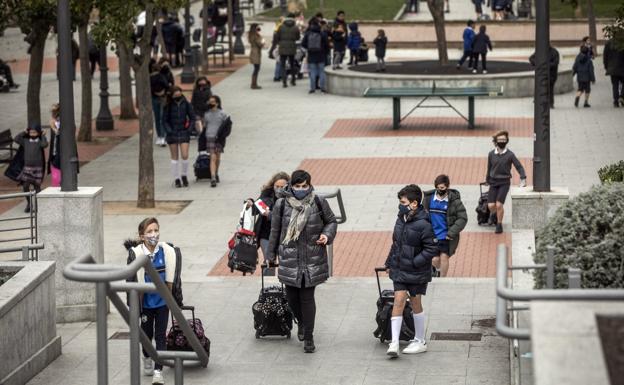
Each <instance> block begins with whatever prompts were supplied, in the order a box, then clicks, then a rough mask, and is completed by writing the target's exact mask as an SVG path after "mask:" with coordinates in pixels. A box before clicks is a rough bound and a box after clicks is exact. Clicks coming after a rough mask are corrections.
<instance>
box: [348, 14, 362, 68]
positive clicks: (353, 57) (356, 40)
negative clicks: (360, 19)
mask: <svg viewBox="0 0 624 385" xmlns="http://www.w3.org/2000/svg"><path fill="white" fill-rule="evenodd" d="M361 46H362V35H361V34H360V31H358V24H357V23H351V24H349V39H348V40H347V47H349V53H350V56H349V65H352V64H353V65H355V66H357V65H358V52H359V50H360V47H361Z"/></svg>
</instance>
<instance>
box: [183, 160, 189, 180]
mask: <svg viewBox="0 0 624 385" xmlns="http://www.w3.org/2000/svg"><path fill="white" fill-rule="evenodd" d="M188 166H189V161H188V159H182V175H183V176H187V175H188Z"/></svg>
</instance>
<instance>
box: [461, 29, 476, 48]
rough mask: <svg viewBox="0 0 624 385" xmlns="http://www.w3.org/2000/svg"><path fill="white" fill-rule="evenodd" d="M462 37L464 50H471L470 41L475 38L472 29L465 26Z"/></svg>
mask: <svg viewBox="0 0 624 385" xmlns="http://www.w3.org/2000/svg"><path fill="white" fill-rule="evenodd" d="M462 38H463V39H464V51H472V42H473V41H474V38H475V31H474V29H472V28H470V27H466V29H464V34H463V36H462Z"/></svg>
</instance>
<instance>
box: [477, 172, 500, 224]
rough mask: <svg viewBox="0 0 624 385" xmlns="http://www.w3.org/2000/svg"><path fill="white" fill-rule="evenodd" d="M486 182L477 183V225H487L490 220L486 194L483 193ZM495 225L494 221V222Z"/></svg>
mask: <svg viewBox="0 0 624 385" xmlns="http://www.w3.org/2000/svg"><path fill="white" fill-rule="evenodd" d="M486 185H487V183H486V182H481V183H479V194H480V195H479V202H478V203H477V208H476V209H475V211H476V212H477V224H479V225H483V224H485V225H487V224H488V220H489V219H490V209H489V207H488V192H487V191H486V192H483V186H486ZM494 223H496V221H494Z"/></svg>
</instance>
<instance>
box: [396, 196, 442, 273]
mask: <svg viewBox="0 0 624 385" xmlns="http://www.w3.org/2000/svg"><path fill="white" fill-rule="evenodd" d="M438 254H439V253H438V246H437V243H436V241H435V237H434V235H433V228H432V227H431V223H430V222H429V215H428V214H427V212H426V211H425V210H424V209H423V208H422V207H419V208H418V209H417V210H416V211H412V212H411V213H410V214H409V215H408V217H407V220H405V218H404V217H403V216H402V215H399V217H398V218H397V221H396V224H395V225H394V233H393V234H392V247H391V248H390V253H389V254H388V258H387V259H386V263H385V265H386V267H387V268H389V269H390V279H391V280H392V281H393V282H400V283H403V284H407V285H418V284H423V283H427V282H430V281H431V260H432V259H433V257H435V256H437V255H438Z"/></svg>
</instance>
